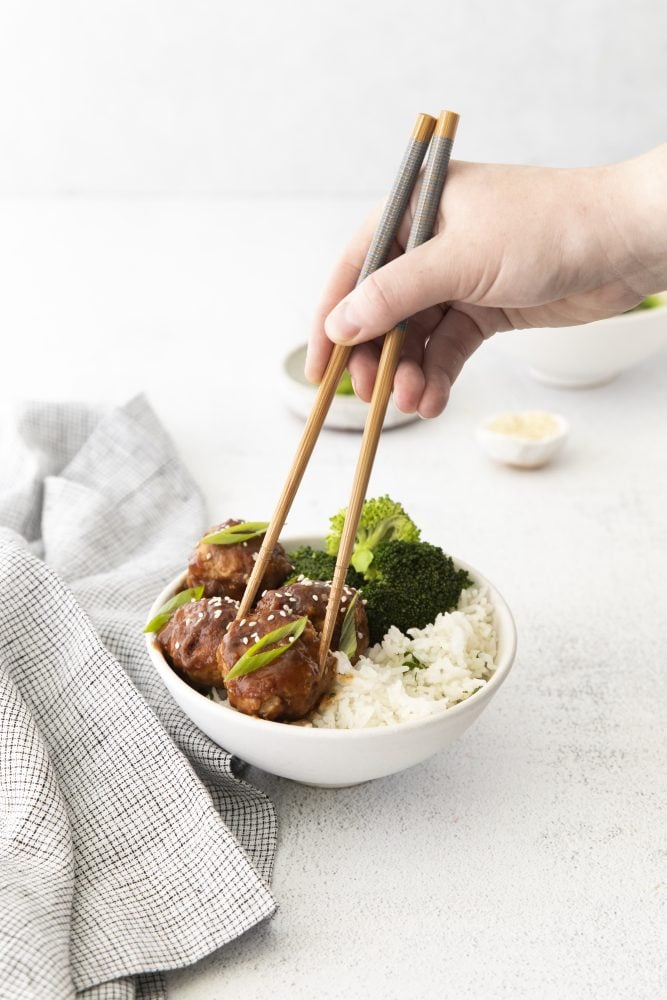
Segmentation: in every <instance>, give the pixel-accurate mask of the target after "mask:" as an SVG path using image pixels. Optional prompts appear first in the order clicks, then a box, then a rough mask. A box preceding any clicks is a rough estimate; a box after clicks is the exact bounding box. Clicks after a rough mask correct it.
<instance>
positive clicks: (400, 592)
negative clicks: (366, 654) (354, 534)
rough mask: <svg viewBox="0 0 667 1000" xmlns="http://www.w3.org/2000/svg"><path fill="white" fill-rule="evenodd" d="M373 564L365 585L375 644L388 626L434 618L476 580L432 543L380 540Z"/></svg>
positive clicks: (419, 625) (452, 605)
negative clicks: (458, 567)
mask: <svg viewBox="0 0 667 1000" xmlns="http://www.w3.org/2000/svg"><path fill="white" fill-rule="evenodd" d="M373 568H374V570H375V576H374V578H373V579H372V580H369V581H367V582H366V583H364V585H363V587H362V594H363V597H364V598H365V600H366V614H367V615H368V625H369V630H370V637H371V642H372V643H375V642H381V641H382V639H383V638H384V636H385V635H386V633H387V631H388V629H389V626H390V625H395V626H396V627H397V628H398V629H400V630H401V632H405V631H406V630H407V629H409V628H423V627H424V626H425V625H428V624H429V623H430V622H432V621H435V619H436V617H437V615H438V614H440V612H442V611H451V609H452V608H455V607H456V605H457V604H458V601H459V597H460V596H461V591H462V590H464V588H465V587H469V586H471V584H472V580H471V579H470V577H469V576H468V574H467V573H466V571H465V570H463V569H457V568H456V566H455V565H454V562H453V560H452V559H451V558H450V556H448V555H445V553H444V552H443V551H442V549H440V548H438V547H437V545H430V544H429V543H428V542H417V543H414V542H402V541H390V542H382V543H381V544H380V545H378V547H377V548H376V549H375V556H374V560H373Z"/></svg>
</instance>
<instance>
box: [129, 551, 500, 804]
mask: <svg viewBox="0 0 667 1000" xmlns="http://www.w3.org/2000/svg"><path fill="white" fill-rule="evenodd" d="M282 541H283V544H284V545H285V547H286V548H287V550H288V551H289V550H291V549H295V548H298V547H299V546H301V545H313V546H321V545H322V543H323V540H322V538H287V539H283V540H282ZM455 562H456V564H457V565H458V566H460V567H462V568H464V569H466V570H467V571H468V573H469V574H470V576H471V577H472V579H473V580H474V581H475V582H476V583H478V584H485V585H486V586H487V588H488V594H489V599H490V600H491V602H492V604H493V608H494V613H495V627H496V632H497V637H498V654H497V658H496V670H495V672H494V674H493V676H492V677H491V678H490V680H489V681H488V682H487V684H486V685H485V686H484V687H483V688H481V689H480V690H479V691H477V692H475V694H473V695H471V696H470V697H469V698H468V699H467V700H466V701H463V702H461V703H460V704H459V705H454V706H453V707H452V708H449V709H446V710H445V711H443V712H442V713H440V714H438V715H434V716H431V717H429V718H427V719H423V720H422V719H420V720H417V721H414V722H403V723H397V724H394V725H389V726H382V727H379V726H378V727H376V728H371V729H317V728H314V727H312V728H309V727H305V726H293V725H287V724H285V723H282V722H270V721H267V720H265V719H257V718H253V717H252V716H249V715H243V714H242V713H241V712H237V711H236V709H234V708H231V707H230V706H229V705H227V704H219V703H217V702H214V701H212V700H211V699H210V698H207V697H206V696H205V695H203V694H200V693H199V692H198V691H195V690H194V689H193V688H191V687H190V686H189V685H188V684H186V683H185V681H183V680H181V678H180V677H179V676H178V674H176V673H175V671H174V670H172V668H171V667H170V666H169V664H168V663H167V661H166V660H165V658H164V656H163V655H162V652H161V650H160V647H159V646H158V644H157V642H156V640H155V637H154V636H153V635H147V636H146V647H147V649H148V654H149V656H150V658H151V661H152V663H153V666H154V667H155V670H156V671H157V673H158V676H159V677H160V679H161V680H162V682H163V683H164V685H165V687H166V688H167V689H168V691H169V692H170V694H171V695H172V697H173V698H174V700H175V701H176V703H177V704H178V705H179V706H180V707H181V708H182V710H183V711H184V712H185V714H186V715H187V716H188V717H189V718H190V719H191V720H192V721H193V722H194V724H195V725H196V726H198V728H199V729H201V730H202V732H204V733H206V735H207V736H209V737H210V738H211V739H212V740H213V741H214V742H215V743H217V744H218V745H219V746H221V747H223V748H224V749H225V750H228V751H230V753H233V754H235V755H236V756H237V757H240V758H241V759H242V760H244V761H247V762H248V763H249V764H253V765H254V766H255V767H259V768H262V770H264V771H268V772H269V773H270V774H276V775H279V776H281V777H283V778H290V779H291V780H292V781H297V782H301V783H302V784H307V785H316V786H318V787H321V788H345V787H347V786H348V785H357V784H360V783H361V782H364V781H370V780H372V779H373V778H382V777H384V776H385V775H388V774H395V773H396V772H398V771H403V770H404V769H405V768H407V767H412V766H413V765H414V764H419V763H420V762H421V761H424V760H426V759H427V758H428V757H431V756H432V755H433V754H435V753H437V752H438V751H439V750H442V749H444V747H446V746H448V744H450V743H451V742H452V741H453V740H455V739H456V738H457V737H458V736H461V734H462V733H463V732H465V730H466V729H467V728H468V727H469V726H470V725H472V723H473V722H474V721H475V720H476V719H477V718H478V716H479V715H481V713H482V712H483V711H484V709H485V708H486V706H487V705H488V704H489V702H490V701H491V699H492V698H493V696H494V695H495V693H496V692H497V691H498V689H499V688H500V685H501V684H502V683H503V681H504V680H505V678H506V677H507V675H508V673H509V671H510V668H511V666H512V663H513V661H514V655H515V652H516V628H515V625H514V620H513V618H512V615H511V612H510V610H509V608H508V606H507V604H506V603H505V601H504V599H503V598H502V597H501V595H500V594H499V592H498V591H497V590H496V588H495V587H494V586H493V585H492V584H491V583H489V581H488V580H486V579H485V578H484V577H483V576H482V574H481V573H479V572H478V571H477V570H476V569H473V568H472V567H471V566H468V565H467V564H466V563H464V562H462V561H461V560H460V559H456V560H455ZM184 579H185V574H181V575H180V576H179V577H177V578H176V579H175V580H172V581H171V583H169V584H168V585H167V586H166V587H165V588H164V590H163V591H162V593H161V594H159V595H158V597H157V598H156V600H155V603H154V604H153V607H152V608H151V609H150V611H149V612H148V615H147V620H149V619H150V618H152V617H154V615H156V614H157V612H158V610H159V608H160V607H161V606H162V605H163V604H164V603H165V602H166V601H168V600H169V598H170V597H172V596H173V595H174V594H175V593H177V592H178V591H179V590H181V589H182V588H183V585H184Z"/></svg>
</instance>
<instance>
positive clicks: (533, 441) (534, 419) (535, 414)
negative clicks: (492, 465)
mask: <svg viewBox="0 0 667 1000" xmlns="http://www.w3.org/2000/svg"><path fill="white" fill-rule="evenodd" d="M569 430H570V428H569V425H568V422H567V420H566V419H565V417H562V416H561V415H560V414H559V413H548V412H546V411H545V410H523V411H513V412H506V413H497V414H494V416H492V417H488V418H487V419H486V420H485V421H484V422H483V423H482V424H480V426H479V427H478V428H477V441H478V442H479V444H480V446H481V447H482V448H483V449H484V451H485V452H486V453H487V455H489V457H490V458H493V459H494V460H495V461H496V462H502V463H503V464H505V465H512V466H515V467H518V468H522V469H538V468H540V467H541V466H543V465H546V464H547V462H550V461H551V459H552V458H553V457H554V455H556V453H557V452H558V451H559V450H560V449H561V448H562V446H563V444H564V443H565V439H566V438H567V435H568V434H569Z"/></svg>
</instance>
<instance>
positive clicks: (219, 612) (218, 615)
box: [213, 611, 222, 618]
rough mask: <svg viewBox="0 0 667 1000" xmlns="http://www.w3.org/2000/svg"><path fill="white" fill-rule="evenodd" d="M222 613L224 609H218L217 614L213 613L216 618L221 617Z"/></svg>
mask: <svg viewBox="0 0 667 1000" xmlns="http://www.w3.org/2000/svg"><path fill="white" fill-rule="evenodd" d="M221 614H222V611H216V612H215V614H214V615H213V617H214V618H219V617H220V615H221Z"/></svg>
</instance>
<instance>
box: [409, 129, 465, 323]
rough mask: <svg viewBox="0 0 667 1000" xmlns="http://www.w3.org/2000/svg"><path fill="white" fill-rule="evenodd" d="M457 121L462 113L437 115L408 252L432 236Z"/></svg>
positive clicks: (411, 228) (411, 229)
mask: <svg viewBox="0 0 667 1000" xmlns="http://www.w3.org/2000/svg"><path fill="white" fill-rule="evenodd" d="M458 123H459V116H458V115H457V114H455V113H454V112H453V111H443V112H442V113H441V114H440V116H439V118H438V124H437V125H436V127H435V132H434V133H433V138H432V139H431V146H430V149H429V151H428V159H427V160H426V166H425V167H424V177H423V179H422V186H421V190H420V192H419V199H418V201H417V208H416V210H415V215H414V218H413V220H412V226H411V227H410V235H409V237H408V243H407V246H406V248H405V252H406V253H407V252H408V250H414V248H415V247H418V246H419V245H420V243H426V241H427V240H430V239H431V237H432V236H433V227H434V226H435V220H436V216H437V214H438V209H439V207H440V198H441V197H442V191H443V188H444V186H445V180H446V179H447V171H448V169H449V159H450V157H451V155H452V146H453V145H454V136H455V135H456V127H457V125H458ZM407 328H408V320H407V319H404V320H401V322H400V323H398V324H397V326H396V329H397V330H399V331H400V334H401V335H403V334H405V331H406V330H407Z"/></svg>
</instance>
